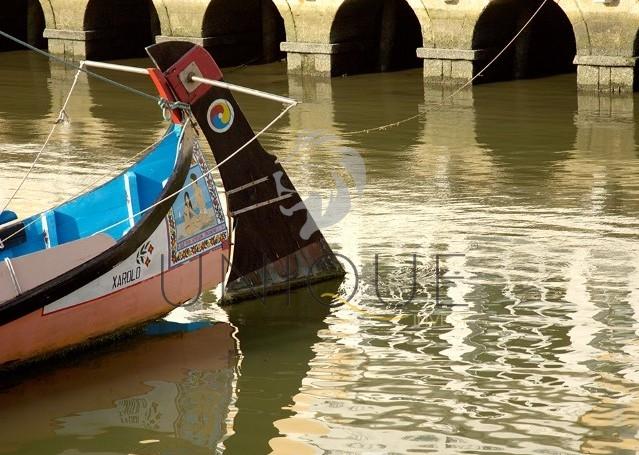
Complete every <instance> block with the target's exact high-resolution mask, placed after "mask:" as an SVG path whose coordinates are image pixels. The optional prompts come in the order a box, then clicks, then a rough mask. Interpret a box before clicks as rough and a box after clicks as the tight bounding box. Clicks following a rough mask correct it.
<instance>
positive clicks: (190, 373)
mask: <svg viewBox="0 0 639 455" xmlns="http://www.w3.org/2000/svg"><path fill="white" fill-rule="evenodd" d="M338 286H339V283H336V282H332V283H331V282H329V283H325V284H322V285H317V286H313V293H314V294H315V295H318V296H320V295H322V294H324V293H335V292H336V289H337V288H338ZM206 307H207V309H202V310H199V311H196V312H192V313H187V311H186V310H185V309H178V310H176V311H177V312H178V313H180V314H181V315H185V316H187V317H188V318H189V319H196V322H190V323H176V322H168V321H160V322H156V323H153V324H150V325H149V326H147V327H146V329H145V330H144V333H143V334H141V335H135V336H132V337H128V338H126V339H124V340H120V341H118V342H116V343H112V344H109V345H106V346H103V347H101V348H98V350H97V351H96V350H95V349H93V350H88V351H87V352H86V353H83V354H80V355H76V356H75V357H73V359H71V358H69V359H68V360H66V359H65V360H57V361H54V362H49V363H47V364H41V365H36V366H34V367H33V368H31V369H30V370H29V371H26V370H24V371H18V372H17V375H16V372H12V373H10V375H7V374H5V375H4V377H2V376H0V421H1V422H2V425H0V454H3V453H11V454H38V455H46V454H61V453H62V454H65V455H66V454H74V455H76V454H89V453H91V454H94V453H109V454H125V455H126V454H151V453H153V454H158V453H161V454H198V453H206V454H210V453H216V452H218V453H219V452H222V451H224V453H268V452H270V449H269V441H270V440H271V439H272V438H275V437H277V436H278V435H279V433H278V430H277V428H276V427H275V426H274V422H275V421H277V420H279V419H282V418H286V417H288V416H289V415H290V414H291V411H290V410H288V409H287V407H288V406H289V405H290V404H291V397H292V396H294V395H295V394H296V393H297V392H298V390H299V388H300V386H301V382H302V379H303V378H304V377H305V375H306V373H307V371H308V368H309V366H308V363H309V361H310V360H311V359H312V358H313V351H312V347H313V344H314V343H315V342H316V341H317V340H318V331H319V330H321V329H322V328H325V327H326V326H325V323H324V318H325V316H326V315H327V314H328V313H329V311H330V307H329V306H328V305H324V304H320V303H319V302H317V301H316V300H314V299H313V298H312V296H311V294H310V291H309V289H307V288H302V289H299V290H297V291H294V292H291V294H290V295H289V296H286V295H284V296H277V297H268V298H266V299H264V300H260V299H258V300H254V301H249V302H243V303H240V304H238V305H235V306H232V307H229V308H228V309H227V312H228V315H229V316H228V317H229V319H230V321H231V322H230V323H227V322H223V323H222V322H213V320H214V319H216V320H220V319H222V318H221V317H220V313H222V315H223V316H225V315H224V312H222V311H220V310H219V309H218V310H217V311H216V312H214V313H215V314H212V313H213V312H212V311H210V310H209V309H208V305H206ZM173 316H174V315H173ZM174 318H175V317H173V318H171V319H174ZM180 319H182V318H180ZM236 326H237V328H236ZM238 339H239V348H238ZM267 372H270V373H267ZM265 376H266V377H269V378H270V379H265ZM236 391H240V392H239V394H238V393H236ZM236 404H237V405H236ZM238 409H239V411H238Z"/></svg>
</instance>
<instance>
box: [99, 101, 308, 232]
mask: <svg viewBox="0 0 639 455" xmlns="http://www.w3.org/2000/svg"><path fill="white" fill-rule="evenodd" d="M295 106H296V104H290V105H288V106H287V107H286V108H285V109H284V110H283V111H282V112H280V114H279V115H278V116H277V117H275V118H274V119H273V120H272V121H271V123H269V124H268V125H266V126H265V127H264V128H262V129H261V130H260V131H259V132H258V133H257V134H255V135H254V136H253V137H252V138H251V139H249V140H248V141H246V142H245V143H244V144H243V145H242V146H241V147H240V148H238V149H237V150H235V151H234V152H233V153H231V154H230V155H229V156H227V157H226V158H224V159H223V160H222V161H220V162H219V163H217V164H216V165H215V166H214V167H212V168H211V169H209V170H208V171H207V172H205V173H203V174H202V175H201V176H200V177H198V178H197V179H195V180H192V181H191V183H189V184H187V185H185V186H183V187H182V189H180V190H178V191H175V192H174V193H172V194H170V195H168V196H167V197H165V198H164V199H161V200H159V201H157V202H156V203H154V204H153V205H151V206H149V207H147V208H145V209H144V210H140V211H139V212H137V213H135V214H133V216H132V217H126V218H124V219H122V220H120V221H118V222H117V223H113V224H112V225H110V226H108V227H106V228H104V229H102V230H100V231H98V232H96V233H95V234H93V235H97V234H101V233H103V232H106V231H110V230H111V229H113V228H115V227H117V226H119V225H121V224H124V223H128V222H130V219H131V218H135V217H137V216H138V215H142V214H144V213H146V212H148V211H149V210H151V209H153V208H155V207H157V206H158V205H160V204H162V203H163V202H166V201H167V200H169V199H171V198H172V197H174V196H176V195H178V194H180V193H181V192H182V191H183V190H185V189H187V188H190V187H191V186H193V185H195V184H196V183H197V182H199V181H200V180H202V179H203V178H205V177H206V176H207V175H210V174H212V173H213V171H216V170H217V169H219V168H220V167H222V166H223V165H224V164H226V163H228V162H229V161H230V160H232V159H233V158H235V156H237V154H238V153H240V152H241V151H242V150H244V149H245V148H246V147H248V146H249V145H250V144H252V143H253V142H255V141H256V140H257V139H258V138H259V137H260V136H261V135H262V134H264V133H265V132H266V131H268V130H269V129H270V128H271V127H272V126H273V125H275V124H276V123H277V122H278V121H280V119H281V118H282V117H284V115H286V113H287V112H288V111H290V110H291V109H292V108H293V107H295Z"/></svg>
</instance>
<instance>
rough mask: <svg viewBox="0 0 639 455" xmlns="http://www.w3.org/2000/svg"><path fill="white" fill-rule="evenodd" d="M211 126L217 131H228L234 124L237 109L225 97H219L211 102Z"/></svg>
mask: <svg viewBox="0 0 639 455" xmlns="http://www.w3.org/2000/svg"><path fill="white" fill-rule="evenodd" d="M208 120H209V126H210V127H211V129H212V130H213V131H215V132H216V133H226V132H227V131H228V130H229V129H231V126H232V125H233V120H235V111H234V110H233V106H231V103H229V102H228V101H227V100H225V99H217V100H215V101H213V102H212V103H211V107H209V113H208Z"/></svg>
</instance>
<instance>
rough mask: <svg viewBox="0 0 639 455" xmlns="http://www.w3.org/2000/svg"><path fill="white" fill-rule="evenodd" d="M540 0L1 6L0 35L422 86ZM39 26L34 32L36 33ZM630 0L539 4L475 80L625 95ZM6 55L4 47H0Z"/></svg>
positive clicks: (472, 55)
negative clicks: (393, 76)
mask: <svg viewBox="0 0 639 455" xmlns="http://www.w3.org/2000/svg"><path fill="white" fill-rule="evenodd" d="M542 2H543V0H316V1H295V0H242V1H238V0H5V2H4V3H6V5H5V4H4V3H3V7H4V8H3V10H2V12H0V26H2V27H3V29H6V30H8V31H10V32H12V33H14V34H16V35H17V36H19V37H22V38H25V39H28V40H30V41H31V42H33V43H36V44H37V45H38V46H46V44H47V43H46V41H45V39H48V46H49V49H50V50H51V51H52V52H54V53H57V54H62V55H66V56H68V57H69V58H74V59H78V58H86V57H88V58H95V59H114V58H125V57H133V56H138V55H143V47H144V46H146V45H148V44H151V43H153V42H156V41H163V40H167V39H184V40H189V41H192V42H195V43H198V44H202V45H204V46H205V47H207V48H208V49H209V50H211V51H212V52H213V53H214V54H215V55H216V57H217V58H218V60H220V62H221V63H222V65H234V64H240V63H250V62H255V63H258V62H270V61H274V60H277V59H280V58H282V57H283V56H284V55H286V57H287V60H288V69H289V72H290V73H291V74H307V75H316V76H338V75H344V74H353V73H360V72H375V71H392V70H396V69H402V68H410V67H416V66H422V65H423V68H424V79H425V82H426V83H427V84H429V85H430V84H435V85H451V84H454V85H458V84H460V83H463V82H465V81H468V80H469V79H470V78H471V77H473V76H474V75H478V73H479V71H480V70H481V68H483V67H484V66H485V65H486V63H488V62H490V60H491V59H492V58H493V57H494V56H495V55H496V54H497V53H498V52H499V51H500V50H501V49H503V48H504V46H505V45H506V44H507V43H508V42H509V41H510V40H511V39H512V38H513V37H514V35H515V34H516V33H517V32H518V31H519V30H520V29H521V27H522V26H523V25H524V24H525V23H526V22H527V21H528V19H529V18H530V17H531V15H532V14H533V13H534V11H535V10H536V9H537V8H538V7H539V6H540V5H541V4H542ZM43 24H44V25H43ZM638 30H639V3H637V1H636V0H548V1H547V2H546V3H545V4H544V6H543V8H542V9H541V11H540V13H539V15H538V16H537V17H536V18H535V19H534V20H533V21H532V22H531V23H530V25H529V27H528V28H527V29H526V31H525V32H524V33H522V34H521V36H519V38H518V39H517V40H516V42H515V43H514V44H513V45H512V47H510V48H509V49H508V50H507V51H506V52H505V53H504V54H503V55H502V56H501V58H500V59H499V60H498V61H497V62H496V63H495V64H494V65H492V66H491V67H490V68H489V69H488V70H487V71H486V72H485V73H483V74H482V75H481V77H479V78H478V80H477V82H485V81H495V80H505V79H516V78H526V77H538V76H543V75H550V74H556V73H563V72H571V71H575V69H576V70H577V81H578V85H579V87H580V88H583V89H588V90H594V91H600V92H608V93H620V92H627V91H631V90H633V89H634V88H635V86H636V85H637V83H636V82H635V79H636V77H635V73H636V70H635V67H636V65H635V63H636V56H637V54H638V53H639V44H638V42H639V40H638V39H637V31H638ZM3 49H4V50H7V49H10V45H9V44H8V42H7V41H6V40H3V41H0V50H3Z"/></svg>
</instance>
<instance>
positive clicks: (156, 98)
mask: <svg viewBox="0 0 639 455" xmlns="http://www.w3.org/2000/svg"><path fill="white" fill-rule="evenodd" d="M0 36H4V37H5V38H7V39H8V40H11V41H13V42H14V43H17V44H20V45H22V46H24V47H26V48H27V49H29V50H32V51H33V52H36V53H38V54H40V55H42V56H44V57H47V58H48V59H50V60H54V61H56V62H58V63H61V64H63V65H64V66H66V67H69V68H74V69H76V70H78V71H82V72H83V73H85V74H87V75H89V76H91V77H94V78H96V79H99V80H101V81H102V82H106V83H107V84H111V85H113V86H114V87H118V88H120V89H122V90H126V91H128V92H130V93H133V94H135V95H138V96H141V97H144V98H147V99H150V100H153V101H155V102H156V103H159V102H161V101H162V98H160V97H159V96H155V95H151V94H150V93H146V92H143V91H142V90H138V89H136V88H133V87H129V86H128V85H125V84H121V83H120V82H116V81H114V80H113V79H109V78H108V77H105V76H101V75H100V74H97V73H94V72H93V71H89V70H87V69H86V68H84V67H83V66H82V65H77V64H75V63H72V62H69V61H67V60H65V59H63V58H61V57H58V56H56V55H53V54H51V53H49V52H47V51H44V50H42V49H38V48H37V47H35V46H33V45H31V44H29V43H27V42H26V41H22V40H21V39H19V38H16V37H15V36H12V35H9V34H8V33H6V32H3V31H2V30H0Z"/></svg>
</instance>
